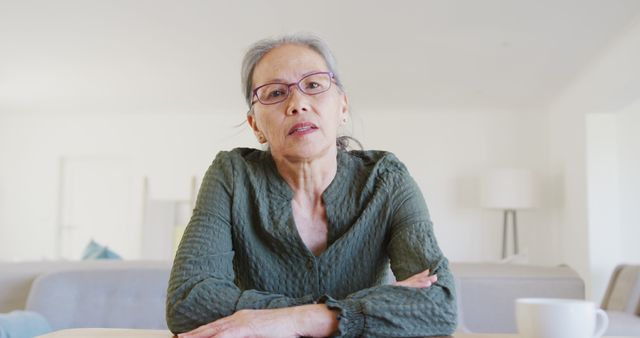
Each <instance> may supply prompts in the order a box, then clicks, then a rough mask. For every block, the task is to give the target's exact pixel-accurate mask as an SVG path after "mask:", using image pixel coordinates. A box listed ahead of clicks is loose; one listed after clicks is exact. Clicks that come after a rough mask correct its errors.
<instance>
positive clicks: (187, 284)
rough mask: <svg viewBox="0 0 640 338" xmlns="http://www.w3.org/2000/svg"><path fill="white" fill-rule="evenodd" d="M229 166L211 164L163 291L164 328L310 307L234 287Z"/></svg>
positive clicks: (220, 160) (225, 159) (223, 161)
mask: <svg viewBox="0 0 640 338" xmlns="http://www.w3.org/2000/svg"><path fill="white" fill-rule="evenodd" d="M233 177H234V176H233V166H232V163H231V160H230V159H229V155H228V153H225V152H221V153H220V154H218V156H217V157H216V159H215V160H214V161H213V163H212V164H211V166H210V167H209V169H208V170H207V173H206V174H205V178H204V180H203V183H202V186H201V188H200V191H199V193H198V200H197V202H196V207H195V209H194V211H193V215H192V217H191V220H190V221H189V225H188V226H187V229H186V230H185V233H184V235H183V237H182V240H181V242H180V246H179V247H178V251H177V253H176V257H175V259H174V263H173V268H172V270H171V276H170V278H169V288H168V290H167V304H166V317H167V325H168V327H169V329H170V330H171V331H172V332H173V333H181V332H186V331H190V330H192V329H194V328H197V327H199V326H201V325H204V324H207V323H210V322H213V321H215V320H217V319H219V318H222V317H226V316H229V315H231V314H233V313H234V312H236V311H238V310H242V309H268V308H282V307H288V306H295V305H301V304H308V303H312V302H313V297H312V296H311V295H309V296H306V297H302V298H291V297H286V296H284V295H279V294H271V293H267V292H261V291H257V290H244V291H243V290H240V288H238V286H237V285H236V284H235V272H234V269H233V256H234V250H233V244H232V239H231V200H232V195H233Z"/></svg>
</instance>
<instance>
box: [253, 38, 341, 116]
mask: <svg viewBox="0 0 640 338" xmlns="http://www.w3.org/2000/svg"><path fill="white" fill-rule="evenodd" d="M287 44H294V45H302V46H306V47H308V48H310V49H312V50H314V51H315V52H316V53H318V54H319V55H320V56H321V57H322V58H323V59H324V62H325V63H326V64H327V67H328V68H329V71H330V72H332V73H333V79H334V80H335V81H336V85H337V86H338V88H340V90H342V91H343V92H344V87H343V86H342V81H340V76H339V75H338V71H337V67H336V59H335V58H334V57H333V54H332V53H331V50H330V49H329V46H327V44H326V43H325V42H324V41H322V40H321V39H320V38H318V37H316V36H313V35H309V34H288V35H283V36H281V37H276V38H271V39H263V40H260V41H258V42H256V43H254V44H253V45H251V47H249V50H248V51H247V52H246V53H245V55H244V59H243V60H242V70H241V77H242V91H243V92H244V98H245V100H246V101H247V105H248V106H249V113H251V99H252V97H253V95H252V94H253V93H252V91H253V85H254V83H253V71H254V70H255V69H256V65H257V64H258V62H260V60H261V59H262V57H264V56H265V54H267V53H268V52H269V51H271V50H272V49H274V48H276V47H280V46H282V45H287Z"/></svg>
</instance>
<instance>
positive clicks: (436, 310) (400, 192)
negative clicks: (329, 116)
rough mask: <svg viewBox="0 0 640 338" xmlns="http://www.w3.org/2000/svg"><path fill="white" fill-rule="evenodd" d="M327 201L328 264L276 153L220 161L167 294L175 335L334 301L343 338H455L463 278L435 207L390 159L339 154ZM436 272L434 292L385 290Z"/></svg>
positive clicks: (241, 152) (238, 153)
mask: <svg viewBox="0 0 640 338" xmlns="http://www.w3.org/2000/svg"><path fill="white" fill-rule="evenodd" d="M337 163H338V167H337V172H336V176H335V178H334V179H333V181H332V182H331V183H330V184H329V186H328V187H327V189H326V190H325V191H324V193H323V194H322V199H323V201H324V204H325V210H326V216H327V223H328V227H329V229H328V242H327V248H326V250H325V251H324V252H322V254H320V255H319V256H314V254H313V253H312V252H311V251H310V250H309V249H308V248H307V246H306V245H305V244H304V242H303V241H302V239H301V238H300V235H299V233H298V231H297V228H296V225H295V222H294V219H293V214H292V209H291V200H292V198H293V191H292V190H291V188H290V187H289V185H288V184H287V183H286V182H285V181H284V180H283V178H282V177H281V176H280V174H279V173H278V171H277V168H276V165H275V162H274V160H273V158H272V157H271V155H270V153H269V152H265V151H260V150H256V149H248V148H237V149H234V150H232V151H229V152H220V153H219V154H218V155H217V157H216V159H215V160H214V161H213V163H212V164H211V166H210V167H209V169H208V170H207V173H206V175H205V178H204V180H203V182H202V186H201V188H200V192H199V194H198V199H197V202H196V207H195V209H194V211H193V216H192V217H191V220H190V222H189V225H188V226H187V229H186V231H185V233H184V236H183V238H182V241H181V243H180V246H179V248H178V251H177V254H176V257H175V260H174V264H173V269H172V271H171V277H170V281H169V289H168V292H167V324H168V326H169V328H170V329H171V331H173V332H174V333H179V332H185V331H189V330H192V329H194V328H196V327H198V326H200V325H204V324H206V323H210V322H212V321H214V320H216V319H219V318H222V317H225V316H229V315H231V314H233V313H234V312H236V311H238V310H242V309H269V308H282V307H289V306H296V305H302V304H313V303H314V302H318V303H325V304H326V305H327V306H328V307H329V308H330V309H335V310H338V312H339V315H338V320H339V328H338V332H336V334H335V335H337V336H341V337H414V336H432V335H449V334H451V333H452V332H453V331H454V329H455V327H456V318H457V315H456V301H455V291H454V281H453V276H452V275H451V272H450V270H449V267H448V261H447V259H446V258H445V257H444V256H443V254H442V252H441V250H440V248H439V247H438V244H437V242H436V238H435V237H434V233H433V228H432V223H431V220H430V218H429V213H428V211H427V207H426V204H425V202H424V198H423V196H422V194H421V192H420V189H419V188H418V186H417V184H416V183H415V181H414V180H413V179H412V178H411V176H410V175H409V173H408V171H407V169H406V168H405V166H404V165H403V164H402V163H401V162H400V161H399V160H398V159H397V158H396V157H395V156H394V155H393V154H391V153H388V152H382V151H349V152H345V151H339V152H338V155H337ZM389 266H390V267H391V271H392V272H393V274H394V275H395V278H396V279H397V280H404V279H406V278H408V277H410V276H412V275H414V274H416V273H418V272H421V271H424V270H426V269H430V270H431V271H432V273H435V274H437V275H438V281H437V283H435V284H434V285H432V286H431V287H428V288H410V287H403V286H395V285H388V284H385V280H386V278H387V277H388V276H387V274H388V272H389Z"/></svg>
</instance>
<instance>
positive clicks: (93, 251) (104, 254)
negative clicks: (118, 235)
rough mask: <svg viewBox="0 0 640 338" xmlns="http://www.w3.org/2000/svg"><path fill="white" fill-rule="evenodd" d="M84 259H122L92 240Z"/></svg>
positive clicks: (83, 256) (84, 253)
mask: <svg viewBox="0 0 640 338" xmlns="http://www.w3.org/2000/svg"><path fill="white" fill-rule="evenodd" d="M82 259H84V260H88V259H122V257H120V255H118V254H117V253H115V252H114V251H113V250H111V249H109V248H108V247H106V246H103V245H100V244H98V243H96V242H95V241H94V240H91V242H89V244H87V247H86V248H85V249H84V252H83V253H82ZM0 338H2V337H0Z"/></svg>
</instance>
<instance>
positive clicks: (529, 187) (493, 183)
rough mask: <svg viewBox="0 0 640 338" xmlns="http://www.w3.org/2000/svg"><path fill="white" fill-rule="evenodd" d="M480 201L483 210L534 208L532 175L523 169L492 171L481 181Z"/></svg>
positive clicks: (534, 197)
mask: <svg viewBox="0 0 640 338" xmlns="http://www.w3.org/2000/svg"><path fill="white" fill-rule="evenodd" d="M480 199H481V205H482V207H484V208H490V209H502V210H517V209H529V208H533V207H535V206H536V194H535V185H534V178H533V173H532V172H531V171H529V170H524V169H496V170H493V171H491V172H490V173H489V174H487V175H486V176H485V177H484V178H483V180H482V185H481V193H480Z"/></svg>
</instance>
